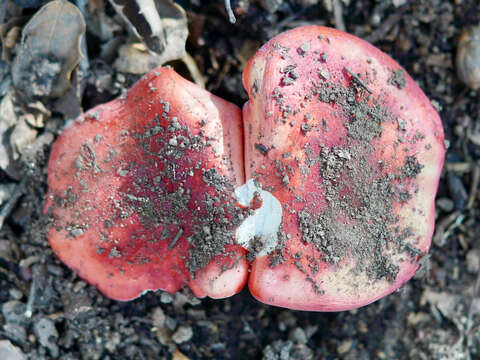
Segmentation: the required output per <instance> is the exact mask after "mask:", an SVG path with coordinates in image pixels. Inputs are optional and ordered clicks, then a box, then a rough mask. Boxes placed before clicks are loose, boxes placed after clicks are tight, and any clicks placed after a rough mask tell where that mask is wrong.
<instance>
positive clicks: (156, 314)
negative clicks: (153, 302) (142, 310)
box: [152, 307, 166, 328]
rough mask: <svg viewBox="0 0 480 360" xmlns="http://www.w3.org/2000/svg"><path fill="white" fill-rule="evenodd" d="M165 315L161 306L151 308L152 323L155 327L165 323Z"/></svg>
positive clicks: (160, 326)
mask: <svg viewBox="0 0 480 360" xmlns="http://www.w3.org/2000/svg"><path fill="white" fill-rule="evenodd" d="M165 320H166V316H165V313H164V312H163V310H162V308H161V307H156V308H155V309H153V313H152V324H153V326H155V327H157V328H162V327H163V326H164V325H165Z"/></svg>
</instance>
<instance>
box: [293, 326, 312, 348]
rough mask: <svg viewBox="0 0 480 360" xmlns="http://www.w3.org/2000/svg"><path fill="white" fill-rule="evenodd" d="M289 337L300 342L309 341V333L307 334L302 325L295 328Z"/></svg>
mask: <svg viewBox="0 0 480 360" xmlns="http://www.w3.org/2000/svg"><path fill="white" fill-rule="evenodd" d="M289 339H290V340H292V341H293V342H296V343H300V344H306V343H307V342H308V338H307V334H305V331H304V330H303V329H302V328H300V327H297V328H295V329H293V331H292V332H291V333H290V336H289Z"/></svg>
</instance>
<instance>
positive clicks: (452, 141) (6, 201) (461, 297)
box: [0, 0, 480, 360]
mask: <svg viewBox="0 0 480 360" xmlns="http://www.w3.org/2000/svg"><path fill="white" fill-rule="evenodd" d="M6 3H8V6H5V5H2V6H3V7H1V6H0V7H1V8H0V16H1V21H0V22H3V23H8V22H9V20H12V19H13V17H12V18H10V19H9V18H7V17H6V16H5V14H7V16H12V15H11V14H14V15H15V16H14V17H15V19H17V18H18V20H15V21H18V22H16V23H15V26H17V27H18V29H21V27H22V26H23V25H24V24H25V22H26V21H27V20H28V19H29V18H30V17H31V16H32V15H33V14H34V13H35V12H36V11H37V10H38V5H39V3H41V1H20V0H19V1H16V3H17V4H20V5H22V4H30V5H33V8H31V9H21V8H17V7H15V6H13V5H12V3H11V2H10V0H9V1H7V2H6ZM79 3H80V5H79V6H81V5H82V4H83V3H84V2H83V1H77V4H79ZM91 3H94V5H95V7H96V8H97V9H98V8H99V9H103V10H101V11H99V10H97V11H95V12H91V13H89V12H88V9H87V13H86V14H87V17H88V16H90V17H91V18H90V19H88V18H87V49H88V64H85V62H83V63H81V65H80V66H83V71H84V74H83V79H84V80H83V85H82V86H81V87H80V89H81V91H80V95H81V96H80V98H81V107H82V108H83V109H89V108H91V107H92V106H94V105H96V104H99V103H102V102H104V101H107V100H109V99H112V98H114V97H116V96H118V95H119V94H120V93H121V92H122V91H123V90H125V89H126V88H127V87H128V86H129V85H130V84H131V83H133V81H135V79H137V78H138V76H134V75H131V74H123V73H120V72H118V71H117V67H116V66H114V65H113V63H114V60H115V51H101V49H103V50H104V47H102V46H104V45H105V43H106V41H105V40H102V36H101V33H99V32H98V29H99V28H101V26H102V25H103V26H104V27H110V28H111V29H112V33H111V39H114V40H115V41H116V42H115V41H111V42H113V44H110V42H109V44H110V45H111V46H112V47H113V48H115V47H118V45H119V44H121V43H123V42H126V41H127V38H128V37H127V32H126V31H125V30H124V28H123V27H122V26H123V25H116V22H117V21H118V19H117V18H116V16H115V12H114V11H113V9H112V8H111V7H110V5H108V4H107V5H105V7H104V8H102V1H101V0H97V1H92V2H91ZM179 3H180V4H181V5H182V6H183V7H184V9H185V10H186V11H187V17H188V20H189V26H190V34H191V35H190V37H189V40H188V42H187V51H188V52H189V54H190V55H191V56H192V57H193V59H194V61H195V63H196V66H197V68H198V70H199V72H200V73H201V74H203V76H204V77H205V80H206V88H207V89H208V90H210V91H211V92H213V93H214V94H216V95H219V96H221V97H223V98H225V99H227V100H230V101H232V102H234V103H236V104H238V105H241V104H243V102H244V101H245V100H246V93H245V91H244V90H243V88H242V85H241V71H242V69H243V66H244V64H245V61H246V60H247V59H248V58H249V57H250V55H251V54H252V53H253V52H254V51H255V50H256V49H257V48H258V47H259V46H260V45H261V44H262V43H264V42H265V41H266V40H267V39H269V38H270V37H272V36H273V35H275V34H277V33H279V32H281V31H283V30H286V29H289V28H291V27H295V26H299V25H305V24H321V25H328V26H335V25H337V26H339V27H341V26H342V24H341V21H339V20H338V19H343V22H344V24H345V25H346V30H347V31H348V32H350V33H353V34H355V35H358V36H360V37H362V38H364V39H366V40H368V41H370V42H372V43H374V44H375V45H376V46H378V47H379V48H380V49H382V50H383V51H385V52H387V53H388V54H390V55H391V56H392V57H393V58H394V59H396V60H397V61H398V62H399V63H400V64H401V65H402V66H404V67H405V68H406V69H407V71H408V72H409V73H410V74H411V75H412V77H413V78H414V79H415V80H416V81H417V82H418V84H419V85H420V87H421V88H422V89H423V90H424V91H425V92H426V94H427V96H428V97H429V98H430V99H431V100H432V101H433V102H434V103H435V104H436V105H438V107H439V108H441V111H440V115H441V117H442V120H443V124H444V127H445V133H446V138H447V139H448V141H449V150H448V154H447V161H446V166H445V169H444V172H443V175H442V178H441V182H440V188H439V193H438V199H437V226H436V233H435V237H434V240H433V244H432V249H431V252H430V255H431V256H430V258H429V259H427V261H426V262H425V266H423V268H422V271H420V272H419V273H418V274H417V275H416V277H415V278H414V279H413V280H412V281H410V282H409V283H407V284H406V285H405V286H404V287H403V288H402V289H401V290H400V291H398V292H396V293H394V294H392V295H390V296H388V297H386V298H384V299H382V300H380V301H378V302H376V303H374V304H372V305H369V306H366V307H364V308H361V309H358V310H354V311H349V312H341V313H311V312H310V313H309V312H296V311H290V310H286V309H280V308H274V307H269V306H265V305H262V304H260V303H258V302H256V301H255V300H253V299H252V297H251V296H250V294H249V292H248V290H244V291H243V292H242V293H240V294H238V295H236V296H234V297H232V298H230V299H225V300H210V299H204V300H197V299H193V298H192V297H190V296H189V295H188V294H176V295H169V294H167V293H161V292H156V293H148V294H146V295H145V296H143V297H141V298H139V299H137V300H135V301H132V302H128V303H122V302H116V301H112V300H109V299H107V298H105V297H104V296H102V295H101V294H100V293H99V292H98V291H97V290H96V289H95V288H93V287H91V286H89V285H88V284H86V283H85V282H83V281H82V280H81V279H79V278H78V277H77V276H76V275H75V274H74V273H72V272H71V271H70V270H69V269H68V268H66V267H65V266H64V265H63V264H61V263H60V262H59V261H58V260H57V258H56V257H55V255H54V254H53V253H52V251H51V250H50V249H49V247H48V244H47V241H46V238H45V236H44V227H45V219H44V218H43V216H42V207H43V201H44V194H45V191H46V164H47V159H48V154H49V149H50V145H51V143H52V141H53V136H52V134H53V135H54V134H58V133H59V132H60V131H61V128H62V126H63V124H64V121H65V119H67V118H69V117H72V116H73V115H75V112H76V111H78V109H79V108H78V109H77V108H76V107H75V101H74V100H71V99H67V100H65V102H66V103H67V104H68V106H66V105H65V103H63V104H62V102H61V100H57V99H55V98H51V97H50V98H42V99H40V100H41V101H40V102H39V101H31V99H29V100H28V101H26V98H25V97H24V95H22V94H20V93H19V92H18V91H15V89H14V87H13V85H12V64H13V61H14V59H15V56H16V54H17V53H18V52H19V50H18V49H19V48H18V46H15V44H16V43H17V40H18V34H19V33H18V32H17V33H16V34H15V32H13V33H12V32H10V33H9V34H10V35H9V36H10V37H5V36H3V37H2V38H3V44H2V50H3V59H4V60H3V61H2V62H1V63H0V96H1V97H2V100H1V106H0V115H1V116H2V121H3V122H1V123H0V130H1V131H2V132H3V133H2V153H3V152H5V151H4V150H3V148H9V149H10V150H8V151H7V152H8V154H7V155H8V156H7V155H5V154H4V155H2V157H0V160H1V162H2V164H1V166H2V169H3V170H0V195H1V196H0V197H1V200H2V203H3V205H2V209H1V210H0V220H3V227H2V228H1V230H0V305H1V310H2V311H1V314H0V354H4V353H5V354H6V353H7V352H8V353H9V354H12V355H11V356H13V357H12V359H22V354H21V353H20V351H21V352H23V354H24V356H25V358H28V359H50V358H61V359H171V358H174V359H177V360H180V359H204V358H212V359H268V360H273V359H474V358H479V357H480V301H479V294H478V286H479V282H478V278H479V270H480V244H479V243H478V234H480V217H479V210H478V205H479V201H480V197H479V194H478V185H479V178H480V102H479V101H478V100H479V94H478V92H475V91H472V90H469V89H467V88H466V87H465V86H464V85H463V84H462V83H460V81H459V80H458V78H457V76H456V71H455V52H456V48H457V44H458V38H459V37H460V34H461V31H462V30H463V29H465V28H466V27H468V26H469V25H475V24H478V23H479V22H480V5H479V3H478V1H477V0H450V1H443V0H422V1H407V0H377V1H366V0H356V1H321V0H298V1H293V0H292V1H287V0H283V1H282V0H277V1H274V0H271V1H267V0H265V1H250V2H249V1H247V0H240V1H232V5H233V8H234V11H235V13H236V15H237V23H236V24H234V25H232V24H230V23H229V21H228V18H227V16H226V12H225V10H224V7H223V1H220V0H216V1H203V2H202V1H200V0H192V1H179ZM330 3H332V4H333V5H334V6H333V8H335V4H337V5H338V4H340V10H341V11H338V8H337V11H336V12H335V11H333V10H332V9H329V7H328V4H330ZM275 4H276V5H278V8H276V9H275V7H276V5H275ZM83 5H85V4H83ZM262 5H263V6H262ZM7 7H8V9H7ZM268 10H270V11H274V10H276V11H274V12H273V13H269V12H268ZM2 11H3V12H4V13H2ZM5 11H6V12H5ZM8 14H10V15H8ZM335 15H336V16H337V23H335V20H334V19H335ZM118 24H122V23H121V22H118ZM13 27H14V26H12V24H11V23H10V25H9V29H12V28H13ZM99 34H100V35H99ZM111 39H110V40H111ZM82 64H83V65H82ZM47 65H48V64H47ZM172 65H173V66H174V67H176V68H177V69H178V70H179V71H180V72H183V73H184V74H186V76H188V71H187V70H186V69H185V66H184V65H183V64H181V63H172ZM42 66H43V68H44V67H45V66H46V65H45V64H43V65H42ZM42 66H40V65H37V66H36V67H35V66H33V65H32V68H31V71H32V72H35V71H42ZM36 91H40V90H38V89H36ZM65 96H66V95H65ZM5 99H7V100H5ZM42 104H43V105H42ZM12 107H13V108H12ZM5 119H9V121H10V123H8V122H7V121H6V120H5ZM22 124H24V125H22ZM25 124H26V125H25ZM6 144H7V145H8V146H7V145H6ZM26 144H27V145H28V146H26ZM11 149H13V150H11ZM14 158H17V159H18V160H16V161H15V160H14ZM2 340H5V341H2ZM12 346H16V347H17V349H14V348H12Z"/></svg>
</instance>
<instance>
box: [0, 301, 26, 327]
mask: <svg viewBox="0 0 480 360" xmlns="http://www.w3.org/2000/svg"><path fill="white" fill-rule="evenodd" d="M24 312H25V304H24V303H22V302H20V301H17V300H11V301H7V302H6V303H4V304H3V305H2V314H3V317H4V318H5V321H6V322H7V323H15V324H21V323H23V322H24V321H25V316H24Z"/></svg>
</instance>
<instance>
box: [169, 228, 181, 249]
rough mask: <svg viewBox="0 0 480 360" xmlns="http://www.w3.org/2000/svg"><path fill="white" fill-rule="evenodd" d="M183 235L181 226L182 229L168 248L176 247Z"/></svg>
mask: <svg viewBox="0 0 480 360" xmlns="http://www.w3.org/2000/svg"><path fill="white" fill-rule="evenodd" d="M182 235H183V229H182V228H180V230H178V232H177V235H175V237H174V238H173V240H172V242H171V243H170V246H169V247H168V250H172V249H173V248H174V247H175V245H176V244H177V241H178V240H179V239H180V238H181V236H182Z"/></svg>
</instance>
